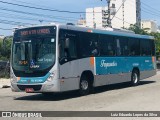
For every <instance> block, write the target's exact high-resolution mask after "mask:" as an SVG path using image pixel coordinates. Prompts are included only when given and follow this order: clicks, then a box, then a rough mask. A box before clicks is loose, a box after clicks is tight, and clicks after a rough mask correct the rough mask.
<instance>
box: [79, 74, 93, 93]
mask: <svg viewBox="0 0 160 120" xmlns="http://www.w3.org/2000/svg"><path fill="white" fill-rule="evenodd" d="M79 87H80V88H79V93H80V95H82V96H84V95H88V94H89V93H90V90H91V82H90V81H89V79H88V78H87V76H85V75H83V76H82V77H81V79H80V85H79Z"/></svg>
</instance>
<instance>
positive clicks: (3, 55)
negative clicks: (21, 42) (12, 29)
mask: <svg viewBox="0 0 160 120" xmlns="http://www.w3.org/2000/svg"><path fill="white" fill-rule="evenodd" d="M11 43H12V37H7V38H6V40H5V45H3V40H2V39H0V60H4V61H8V60H9V59H10V55H11Z"/></svg>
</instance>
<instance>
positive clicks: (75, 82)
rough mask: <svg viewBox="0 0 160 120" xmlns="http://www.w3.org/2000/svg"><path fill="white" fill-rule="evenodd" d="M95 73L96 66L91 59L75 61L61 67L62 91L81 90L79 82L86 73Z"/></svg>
mask: <svg viewBox="0 0 160 120" xmlns="http://www.w3.org/2000/svg"><path fill="white" fill-rule="evenodd" d="M88 70H89V71H91V72H92V73H94V66H92V65H91V60H90V58H83V59H78V60H73V61H69V62H66V63H65V64H62V65H60V88H61V91H69V90H77V89H79V81H80V77H81V75H82V73H83V72H84V71H88Z"/></svg>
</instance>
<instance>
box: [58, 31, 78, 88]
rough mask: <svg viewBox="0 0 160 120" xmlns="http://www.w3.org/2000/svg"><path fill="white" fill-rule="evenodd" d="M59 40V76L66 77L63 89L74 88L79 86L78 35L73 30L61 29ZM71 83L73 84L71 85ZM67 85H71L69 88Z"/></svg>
mask: <svg viewBox="0 0 160 120" xmlns="http://www.w3.org/2000/svg"><path fill="white" fill-rule="evenodd" d="M59 41H60V42H59V53H60V57H59V62H60V66H59V70H60V71H59V73H60V75H59V77H60V79H64V84H63V85H64V86H63V89H64V90H72V89H75V88H74V87H77V83H78V82H77V79H78V76H79V61H78V59H77V41H78V35H77V34H76V33H75V32H73V31H69V30H60V36H59ZM71 84H72V86H70V85H71ZM74 84H76V85H74ZM67 86H70V87H68V88H67Z"/></svg>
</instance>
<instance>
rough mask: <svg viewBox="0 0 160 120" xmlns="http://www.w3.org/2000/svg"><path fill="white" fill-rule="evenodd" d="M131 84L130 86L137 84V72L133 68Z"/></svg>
mask: <svg viewBox="0 0 160 120" xmlns="http://www.w3.org/2000/svg"><path fill="white" fill-rule="evenodd" d="M131 84H132V86H137V85H138V84H139V73H138V71H137V70H133V72H132V75H131Z"/></svg>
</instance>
